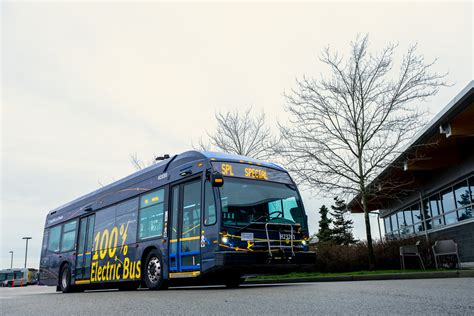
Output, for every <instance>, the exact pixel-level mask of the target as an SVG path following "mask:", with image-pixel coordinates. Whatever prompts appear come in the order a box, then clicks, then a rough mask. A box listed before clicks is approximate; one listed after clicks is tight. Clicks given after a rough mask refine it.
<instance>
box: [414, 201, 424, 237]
mask: <svg viewBox="0 0 474 316" xmlns="http://www.w3.org/2000/svg"><path fill="white" fill-rule="evenodd" d="M411 212H412V214H413V224H414V233H419V232H422V231H423V224H422V223H423V217H422V215H421V210H420V203H416V204H413V205H412V206H411Z"/></svg>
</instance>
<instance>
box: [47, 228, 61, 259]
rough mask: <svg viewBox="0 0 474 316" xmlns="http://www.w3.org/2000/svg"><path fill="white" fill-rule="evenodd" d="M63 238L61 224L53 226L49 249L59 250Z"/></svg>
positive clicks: (50, 232)
mask: <svg viewBox="0 0 474 316" xmlns="http://www.w3.org/2000/svg"><path fill="white" fill-rule="evenodd" d="M60 239H61V225H58V226H56V227H53V228H51V230H50V231H49V240H48V250H49V251H53V252H58V251H59V242H60Z"/></svg>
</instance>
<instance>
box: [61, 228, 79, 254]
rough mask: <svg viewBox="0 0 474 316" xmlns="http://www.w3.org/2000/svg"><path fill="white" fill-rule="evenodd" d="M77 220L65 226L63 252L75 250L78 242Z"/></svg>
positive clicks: (62, 242)
mask: <svg viewBox="0 0 474 316" xmlns="http://www.w3.org/2000/svg"><path fill="white" fill-rule="evenodd" d="M76 227H77V220H73V221H71V222H69V223H66V224H64V227H63V235H62V239H61V252H64V251H70V250H72V249H73V248H74V245H75V241H76Z"/></svg>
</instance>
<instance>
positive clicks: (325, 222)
mask: <svg viewBox="0 0 474 316" xmlns="http://www.w3.org/2000/svg"><path fill="white" fill-rule="evenodd" d="M328 213H329V210H328V208H327V207H326V206H325V205H323V206H321V208H320V209H319V214H321V219H320V220H319V231H318V233H317V234H316V236H317V237H318V240H319V242H328V241H332V240H333V238H332V230H331V228H330V227H329V224H331V222H332V221H331V219H330V218H328Z"/></svg>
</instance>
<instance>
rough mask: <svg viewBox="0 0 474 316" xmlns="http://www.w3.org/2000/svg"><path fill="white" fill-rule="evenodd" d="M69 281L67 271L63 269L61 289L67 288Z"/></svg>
mask: <svg viewBox="0 0 474 316" xmlns="http://www.w3.org/2000/svg"><path fill="white" fill-rule="evenodd" d="M68 283H69V271H68V270H67V269H65V270H64V271H63V277H62V278H61V284H62V286H63V289H65V288H67V286H68Z"/></svg>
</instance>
